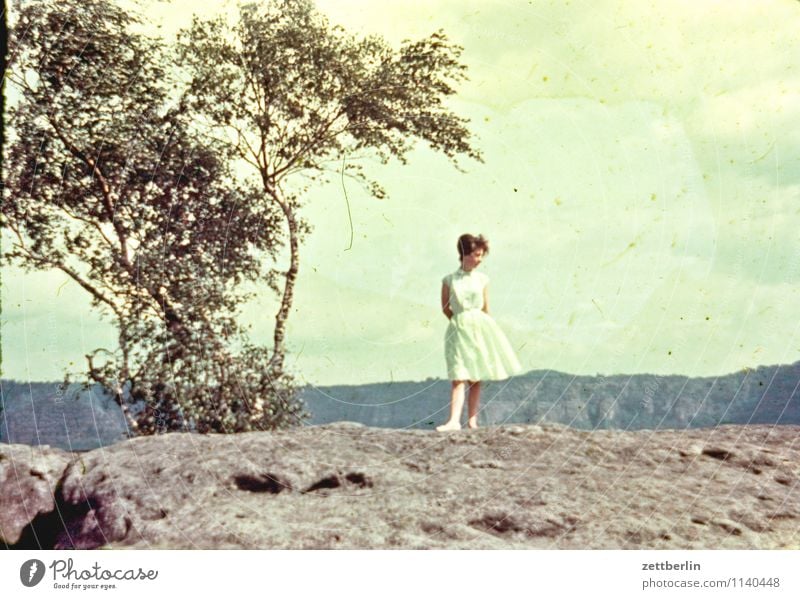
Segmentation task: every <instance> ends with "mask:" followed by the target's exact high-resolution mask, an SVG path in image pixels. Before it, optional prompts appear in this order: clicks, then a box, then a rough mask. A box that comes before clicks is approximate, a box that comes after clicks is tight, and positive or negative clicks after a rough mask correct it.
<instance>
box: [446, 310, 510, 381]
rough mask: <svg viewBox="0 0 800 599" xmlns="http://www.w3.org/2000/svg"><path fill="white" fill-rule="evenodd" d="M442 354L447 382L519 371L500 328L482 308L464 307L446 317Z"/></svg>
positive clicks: (488, 378)
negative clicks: (465, 309) (447, 320)
mask: <svg viewBox="0 0 800 599" xmlns="http://www.w3.org/2000/svg"><path fill="white" fill-rule="evenodd" d="M444 353H445V359H446V360H447V376H448V378H449V379H450V380H451V381H499V380H502V379H507V378H508V377H510V376H511V375H514V374H518V373H519V372H520V371H521V370H522V367H521V366H520V363H519V360H517V356H516V355H515V354H514V350H513V348H512V347H511V344H510V343H509V342H508V339H506V336H505V335H504V334H503V331H501V330H500V327H499V326H497V323H496V322H495V321H494V319H493V318H492V317H491V316H489V315H488V314H486V312H483V311H482V310H467V311H465V312H461V313H459V314H456V315H454V316H453V317H452V318H451V319H450V324H449V325H448V326H447V332H446V333H445V341H444Z"/></svg>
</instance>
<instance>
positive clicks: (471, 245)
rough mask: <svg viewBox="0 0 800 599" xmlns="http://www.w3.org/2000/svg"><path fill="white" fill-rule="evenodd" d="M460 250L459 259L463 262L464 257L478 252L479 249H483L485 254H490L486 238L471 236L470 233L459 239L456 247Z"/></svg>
mask: <svg viewBox="0 0 800 599" xmlns="http://www.w3.org/2000/svg"><path fill="white" fill-rule="evenodd" d="M456 247H457V248H458V259H459V260H463V259H464V256H467V255H469V254H471V253H472V252H474V251H475V250H477V249H478V248H481V249H483V251H484V252H485V253H487V254H488V253H489V242H488V241H487V240H486V238H484V236H483V235H478V236H477V237H475V235H470V234H469V233H464V234H463V235H462V236H461V237H459V238H458V244H457V245H456Z"/></svg>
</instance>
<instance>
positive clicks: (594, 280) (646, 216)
mask: <svg viewBox="0 0 800 599" xmlns="http://www.w3.org/2000/svg"><path fill="white" fill-rule="evenodd" d="M138 4H140V5H144V6H145V7H146V8H147V13H148V16H149V18H151V19H152V20H153V22H154V23H160V25H161V27H160V29H158V31H159V32H160V33H161V34H162V35H164V36H165V37H167V38H169V37H170V36H172V35H174V33H175V32H176V31H177V30H178V29H179V28H180V27H182V26H185V25H186V24H188V22H189V19H190V16H191V14H192V12H193V11H195V10H202V11H203V12H202V14H201V16H208V15H210V14H212V13H214V12H218V11H227V12H231V11H232V10H233V9H234V8H235V5H234V3H230V2H217V3H214V2H208V3H203V6H202V8H200V9H198V8H197V7H196V3H195V2H193V1H188V0H186V1H184V0H181V1H173V2H149V1H147V0H140V1H139V2H138ZM317 6H318V7H319V9H320V11H321V12H323V13H325V14H326V15H328V17H329V19H330V20H331V21H332V22H334V23H338V24H341V25H342V26H344V27H345V28H347V29H348V30H350V31H352V32H354V33H358V34H361V35H369V34H379V35H382V36H384V37H385V38H386V39H387V41H389V42H390V43H391V44H393V45H398V44H400V43H401V41H402V40H404V39H415V38H420V37H423V36H427V35H429V34H431V33H433V32H434V31H436V30H438V29H443V30H444V31H445V33H446V34H447V35H448V37H449V38H450V39H451V40H452V41H454V42H455V43H457V44H459V45H461V46H462V47H463V48H464V51H463V55H462V59H463V61H464V62H465V64H466V65H467V66H468V69H469V70H468V75H469V81H466V82H463V83H462V84H460V85H459V87H458V94H457V95H456V96H455V97H454V98H452V100H451V101H450V106H451V107H452V108H453V110H455V111H456V112H457V113H458V114H460V115H463V116H466V117H468V118H469V119H470V120H471V123H470V130H471V131H472V132H473V133H474V135H475V145H476V146H477V147H478V148H479V149H480V151H481V152H482V153H483V156H484V162H483V163H479V162H475V161H471V160H469V159H463V160H461V161H460V165H461V167H462V169H463V172H462V171H460V170H458V169H456V168H454V167H453V165H452V164H451V163H450V162H448V161H447V160H446V159H445V158H444V157H443V156H440V155H437V154H436V153H434V152H432V151H431V150H429V149H428V148H426V147H424V146H423V145H418V146H417V147H416V148H415V150H414V151H413V152H412V153H411V154H410V155H409V157H408V163H407V164H405V165H401V164H399V163H390V164H389V165H385V166H384V165H380V164H379V163H377V162H375V163H370V162H365V163H364V166H365V168H366V169H367V170H368V172H369V173H370V174H372V175H373V176H374V177H375V178H376V179H378V180H379V181H380V182H381V183H382V184H383V186H384V187H385V189H386V190H387V192H388V197H387V198H386V199H383V200H377V199H375V198H373V197H371V196H369V194H368V193H367V192H366V191H365V190H363V189H361V188H359V187H358V186H357V185H355V184H351V185H349V186H348V188H347V199H345V197H344V193H343V190H342V186H341V183H340V182H339V181H333V182H332V183H331V184H329V185H327V186H322V187H319V188H317V189H314V190H313V191H312V192H311V193H310V194H309V196H308V197H307V199H306V202H305V207H304V209H303V216H304V217H305V218H306V219H307V220H308V221H309V222H310V223H311V225H312V226H313V227H314V230H313V232H312V233H311V234H310V236H309V237H308V239H307V240H306V241H305V243H304V245H303V246H302V247H301V255H300V260H301V265H300V275H299V280H298V283H297V288H296V294H295V303H294V309H293V313H292V315H291V316H290V319H289V323H288V345H289V351H290V353H289V356H288V359H287V363H288V365H289V367H290V368H291V369H292V370H293V371H294V372H295V374H296V376H297V378H298V380H299V381H301V382H307V383H310V384H315V385H326V384H361V383H369V382H384V381H392V380H395V381H399V380H423V379H426V378H430V377H433V378H444V377H445V376H446V374H445V373H446V370H445V362H444V353H443V340H444V331H445V328H446V325H447V320H446V318H445V317H444V315H442V313H441V310H440V305H439V292H440V286H441V279H442V277H443V276H444V275H445V274H447V273H448V272H452V271H453V270H455V269H456V268H457V267H458V260H457V254H456V249H455V244H456V239H457V238H458V236H459V235H460V234H462V233H465V232H470V233H473V234H478V233H481V234H483V235H484V236H486V237H487V238H488V239H489V241H490V244H491V251H490V253H489V256H488V258H487V259H486V260H485V261H484V263H483V264H482V265H481V267H480V268H481V269H482V270H484V271H485V272H486V273H487V274H488V275H489V277H490V279H491V282H490V286H489V295H490V305H491V312H492V314H493V316H494V317H495V319H496V320H497V322H498V324H499V325H500V327H501V328H502V329H503V330H504V331H505V332H506V334H507V335H508V337H509V340H510V341H511V343H512V345H513V347H514V348H515V349H516V350H517V353H518V355H519V358H520V361H521V363H522V365H523V367H524V368H525V370H548V369H552V370H558V371H561V372H569V373H573V374H588V375H593V374H607V375H610V374H633V373H653V374H684V375H689V376H717V375H724V374H727V373H730V372H735V371H738V370H741V369H743V368H752V367H756V366H758V365H766V364H779V363H790V362H794V361H797V360H799V359H800V319H798V311H797V305H798V303H797V297H799V296H800V244H799V243H798V241H800V240H799V239H798V231H800V59H799V58H798V57H800V39H799V38H798V36H797V31H799V30H800V2H797V1H796V0H764V1H756V0H746V1H733V0H726V1H709V0H691V1H682V0H671V1H670V2H667V3H665V2H650V1H647V0H632V1H620V0H601V1H591V2H589V1H570V2H564V1H552V2H544V1H531V2H529V1H527V0H525V1H507V2H491V1H488V0H467V1H464V0H457V1H456V0H438V1H432V0H426V1H424V2H423V1H405V0H403V1H396V2H392V3H378V2H372V1H369V0H363V1H340V0H325V1H321V0H320V1H318V2H317ZM153 31H156V29H155V28H154V29H153ZM348 201H349V205H350V206H349V207H350V212H351V214H352V227H353V228H352V233H353V244H352V247H349V245H350V236H351V228H350V222H349V218H348V205H347V202H348ZM257 291H258V297H257V298H256V299H254V300H253V301H252V302H251V303H249V304H248V305H247V306H245V308H244V310H243V313H242V315H241V319H242V321H243V322H245V323H248V324H251V325H252V327H253V328H252V330H251V338H252V340H253V341H255V342H257V343H263V344H266V345H269V344H270V342H271V338H272V326H273V323H274V319H273V316H274V313H275V311H276V310H277V300H276V298H275V296H274V294H272V293H271V292H270V291H269V290H268V289H267V288H266V287H265V288H264V289H257ZM2 300H3V314H2V323H1V324H2V333H3V339H2V344H3V376H4V377H5V378H15V379H19V380H51V379H59V378H61V377H62V375H63V371H64V370H65V369H73V370H74V369H78V370H79V369H80V368H81V367H82V366H83V363H84V358H83V355H84V354H86V353H88V352H89V351H90V350H92V349H94V348H96V347H103V346H105V347H113V345H114V338H115V335H114V331H113V329H111V327H110V325H109V324H107V323H105V322H103V321H102V320H101V319H100V318H99V317H98V316H97V315H96V314H95V313H93V311H92V310H91V309H90V307H89V300H88V297H87V296H86V294H85V293H84V292H83V291H82V290H81V289H80V288H78V287H77V286H76V285H74V284H72V283H70V282H69V281H66V280H65V278H64V277H62V276H61V275H59V274H58V273H51V272H48V273H33V274H28V273H23V272H21V271H19V270H17V269H15V268H12V267H9V266H4V268H3V287H2Z"/></svg>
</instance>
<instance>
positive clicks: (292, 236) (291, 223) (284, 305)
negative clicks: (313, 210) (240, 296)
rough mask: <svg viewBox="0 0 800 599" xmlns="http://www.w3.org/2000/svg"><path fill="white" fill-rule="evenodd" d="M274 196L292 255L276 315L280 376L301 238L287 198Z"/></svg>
mask: <svg viewBox="0 0 800 599" xmlns="http://www.w3.org/2000/svg"><path fill="white" fill-rule="evenodd" d="M272 197H273V198H275V201H277V202H278V205H279V206H280V207H281V210H283V214H284V216H285V217H286V224H287V226H288V228H289V251H290V255H291V260H290V262H289V270H287V271H286V274H285V282H284V286H283V297H282V298H281V306H280V308H279V309H278V313H277V314H276V315H275V333H274V336H273V343H274V345H273V348H272V358H271V359H270V366H271V367H272V372H273V373H274V374H275V376H280V375H282V374H283V362H284V359H285V358H286V345H285V343H284V339H285V337H286V320H287V319H288V318H289V311H290V310H291V309H292V301H293V300H294V283H295V281H296V280H297V272H298V270H299V268H300V240H299V232H298V230H297V219H296V218H295V215H294V213H293V212H292V207H291V206H290V205H289V203H288V202H287V201H286V200H284V199H283V198H282V197H280V196H279V195H278V194H277V192H274V193H273V194H272Z"/></svg>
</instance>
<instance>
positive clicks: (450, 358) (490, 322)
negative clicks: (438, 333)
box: [436, 234, 522, 431]
mask: <svg viewBox="0 0 800 599" xmlns="http://www.w3.org/2000/svg"><path fill="white" fill-rule="evenodd" d="M457 247H458V257H459V260H460V262H461V267H460V268H459V269H458V270H457V271H455V272H454V273H452V274H449V275H447V276H446V277H444V279H442V311H443V312H444V314H445V316H447V318H448V319H449V320H450V324H449V325H448V326H447V332H446V334H445V342H444V348H445V350H444V353H445V358H446V360H447V375H448V378H449V379H450V380H451V381H452V384H451V390H450V419H449V420H448V421H447V422H445V423H444V424H442V425H441V426H437V427H436V430H437V431H453V430H458V429H460V428H461V412H462V410H463V407H464V396H465V391H466V386H467V385H469V410H468V413H469V419H468V421H467V424H468V426H469V428H478V408H479V406H480V400H481V381H486V380H501V379H505V378H508V377H509V376H511V375H512V374H517V373H518V372H520V370H522V368H521V367H520V364H519V361H518V360H517V356H516V355H515V354H514V350H513V349H512V348H511V344H510V343H509V342H508V339H506V336H505V335H504V334H503V332H502V331H501V330H500V327H498V326H497V323H496V322H495V321H494V319H493V318H492V317H491V316H489V292H488V289H487V285H488V283H489V277H487V276H486V275H485V274H483V273H481V272H478V271H477V268H478V266H479V265H480V263H481V262H482V261H483V259H484V257H485V256H486V254H488V253H489V242H488V241H487V240H486V239H484V237H483V236H482V235H478V236H477V237H475V236H474V235H470V234H464V235H462V236H461V237H459V238H458V246H457Z"/></svg>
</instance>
